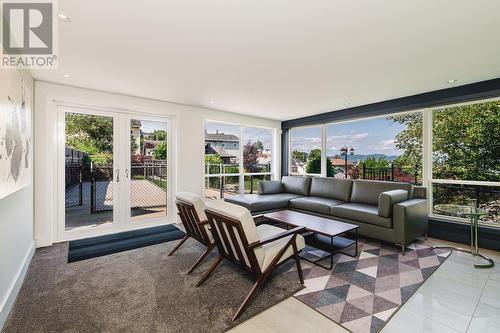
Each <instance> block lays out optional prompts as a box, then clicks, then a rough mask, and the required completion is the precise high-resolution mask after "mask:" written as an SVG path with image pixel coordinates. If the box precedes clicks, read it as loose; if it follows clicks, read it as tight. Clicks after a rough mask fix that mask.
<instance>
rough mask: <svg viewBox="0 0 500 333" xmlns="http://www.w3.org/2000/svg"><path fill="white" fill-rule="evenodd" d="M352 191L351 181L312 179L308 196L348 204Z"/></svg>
mask: <svg viewBox="0 0 500 333" xmlns="http://www.w3.org/2000/svg"><path fill="white" fill-rule="evenodd" d="M351 190H352V180H350V179H337V178H324V177H313V178H312V180H311V191H310V193H309V195H311V196H315V197H323V198H330V199H336V200H341V201H346V202H349V199H350V197H351Z"/></svg>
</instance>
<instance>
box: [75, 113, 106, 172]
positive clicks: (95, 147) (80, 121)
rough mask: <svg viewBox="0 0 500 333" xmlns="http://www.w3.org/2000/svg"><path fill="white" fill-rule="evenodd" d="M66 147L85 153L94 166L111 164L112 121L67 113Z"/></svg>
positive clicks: (100, 117)
mask: <svg viewBox="0 0 500 333" xmlns="http://www.w3.org/2000/svg"><path fill="white" fill-rule="evenodd" d="M66 145H67V146H68V147H71V148H73V149H76V150H79V151H81V152H84V153H86V154H87V155H88V156H89V158H90V160H91V161H92V162H93V163H95V164H99V165H103V164H109V163H111V162H112V161H113V119H112V118H109V117H103V116H93V115H85V114H77V113H67V114H66Z"/></svg>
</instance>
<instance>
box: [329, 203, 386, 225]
mask: <svg viewBox="0 0 500 333" xmlns="http://www.w3.org/2000/svg"><path fill="white" fill-rule="evenodd" d="M332 215H334V216H338V217H342V218H345V219H348V220H352V221H360V222H365V223H369V224H373V225H378V226H380V227H385V228H392V220H391V219H390V218H387V217H382V216H379V215H378V207H377V206H375V205H367V204H359V203H347V204H344V205H340V206H335V207H332Z"/></svg>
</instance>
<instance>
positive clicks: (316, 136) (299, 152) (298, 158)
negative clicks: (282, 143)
mask: <svg viewBox="0 0 500 333" xmlns="http://www.w3.org/2000/svg"><path fill="white" fill-rule="evenodd" d="M321 131H322V129H321V127H306V128H294V129H292V130H291V131H290V173H291V174H299V175H306V174H316V175H319V174H321V141H322V140H321V137H322V136H321Z"/></svg>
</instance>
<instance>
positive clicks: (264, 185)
mask: <svg viewBox="0 0 500 333" xmlns="http://www.w3.org/2000/svg"><path fill="white" fill-rule="evenodd" d="M258 193H259V194H277V193H283V184H281V182H280V181H279V180H261V181H260V182H259V190H258Z"/></svg>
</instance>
